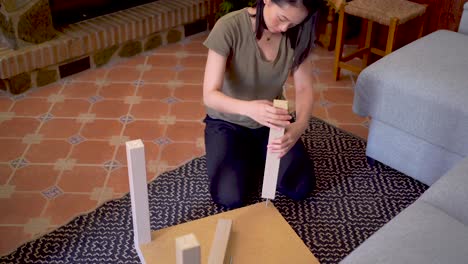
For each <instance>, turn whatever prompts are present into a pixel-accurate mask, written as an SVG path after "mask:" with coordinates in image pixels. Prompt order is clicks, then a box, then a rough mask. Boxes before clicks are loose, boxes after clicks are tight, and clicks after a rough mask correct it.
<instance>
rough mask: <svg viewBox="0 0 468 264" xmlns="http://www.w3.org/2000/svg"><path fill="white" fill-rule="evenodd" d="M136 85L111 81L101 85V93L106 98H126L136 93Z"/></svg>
mask: <svg viewBox="0 0 468 264" xmlns="http://www.w3.org/2000/svg"><path fill="white" fill-rule="evenodd" d="M135 90H136V87H135V85H133V84H130V83H110V84H109V85H106V86H103V87H101V89H100V91H99V95H100V96H102V97H104V98H106V99H124V98H125V97H126V96H132V95H134V94H135Z"/></svg>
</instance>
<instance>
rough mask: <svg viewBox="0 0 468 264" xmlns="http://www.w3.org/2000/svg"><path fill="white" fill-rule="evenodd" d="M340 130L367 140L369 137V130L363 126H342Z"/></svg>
mask: <svg viewBox="0 0 468 264" xmlns="http://www.w3.org/2000/svg"><path fill="white" fill-rule="evenodd" d="M340 128H341V129H344V130H346V131H348V132H351V133H352V134H354V135H356V136H358V137H361V138H363V139H365V140H367V135H368V134H369V129H368V128H367V127H365V126H363V125H341V124H340Z"/></svg>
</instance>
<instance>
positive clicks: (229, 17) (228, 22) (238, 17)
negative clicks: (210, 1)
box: [216, 8, 248, 26]
mask: <svg viewBox="0 0 468 264" xmlns="http://www.w3.org/2000/svg"><path fill="white" fill-rule="evenodd" d="M246 15H248V14H247V10H246V9H245V8H243V9H240V10H235V11H232V12H229V13H227V14H225V15H224V16H222V17H220V18H219V19H218V21H216V24H223V25H225V26H239V25H240V24H241V23H242V22H243V21H244V20H245V16H246Z"/></svg>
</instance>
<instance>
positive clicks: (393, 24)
mask: <svg viewBox="0 0 468 264" xmlns="http://www.w3.org/2000/svg"><path fill="white" fill-rule="evenodd" d="M397 26H398V19H397V18H392V20H390V27H389V29H388V37H387V48H386V49H385V55H388V54H390V53H391V52H392V51H393V45H394V44H395V35H396V32H397Z"/></svg>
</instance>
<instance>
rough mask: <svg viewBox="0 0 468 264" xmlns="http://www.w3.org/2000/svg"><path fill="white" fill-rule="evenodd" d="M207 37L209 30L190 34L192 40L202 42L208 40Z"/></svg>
mask: <svg viewBox="0 0 468 264" xmlns="http://www.w3.org/2000/svg"><path fill="white" fill-rule="evenodd" d="M206 37H208V31H206V32H200V33H198V34H195V35H193V36H189V37H188V38H189V40H190V42H200V43H202V42H203V41H205V40H206Z"/></svg>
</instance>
